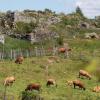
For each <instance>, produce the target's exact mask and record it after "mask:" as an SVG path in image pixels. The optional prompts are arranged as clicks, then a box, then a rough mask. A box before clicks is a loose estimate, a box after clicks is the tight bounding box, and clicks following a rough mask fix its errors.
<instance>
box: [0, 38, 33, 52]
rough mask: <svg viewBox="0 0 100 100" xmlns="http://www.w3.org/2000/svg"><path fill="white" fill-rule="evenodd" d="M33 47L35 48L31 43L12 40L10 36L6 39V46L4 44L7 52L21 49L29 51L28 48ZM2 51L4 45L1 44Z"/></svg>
mask: <svg viewBox="0 0 100 100" xmlns="http://www.w3.org/2000/svg"><path fill="white" fill-rule="evenodd" d="M33 47H34V46H33V45H32V44H31V43H30V42H29V41H25V40H19V39H16V38H11V37H8V36H6V37H5V44H4V50H5V51H6V50H7V51H8V50H11V49H19V48H23V49H27V48H33ZM2 49H3V45H2V44H0V50H2Z"/></svg>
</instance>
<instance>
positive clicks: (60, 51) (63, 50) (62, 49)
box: [58, 47, 71, 53]
mask: <svg viewBox="0 0 100 100" xmlns="http://www.w3.org/2000/svg"><path fill="white" fill-rule="evenodd" d="M70 51H71V48H65V47H62V48H59V49H58V52H59V53H65V52H70Z"/></svg>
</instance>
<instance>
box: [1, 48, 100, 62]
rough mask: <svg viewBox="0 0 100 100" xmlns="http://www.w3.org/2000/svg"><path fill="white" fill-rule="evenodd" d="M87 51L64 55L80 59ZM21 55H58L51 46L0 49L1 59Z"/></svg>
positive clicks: (97, 54) (99, 52) (95, 52)
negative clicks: (50, 48) (45, 47)
mask: <svg viewBox="0 0 100 100" xmlns="http://www.w3.org/2000/svg"><path fill="white" fill-rule="evenodd" d="M87 53H89V52H83V51H80V52H77V51H72V53H69V54H68V53H67V54H65V56H68V57H67V58H75V57H76V58H79V59H82V58H84V57H85V56H87ZM99 54H100V51H94V52H93V53H92V55H91V56H93V57H95V56H97V57H100V55H99ZM19 55H22V56H23V57H26V58H27V57H38V56H49V55H50V56H54V55H58V52H57V48H53V49H52V50H49V49H44V48H43V47H42V48H37V47H35V48H34V49H11V50H9V51H0V60H3V59H11V60H13V59H16V57H17V56H19Z"/></svg>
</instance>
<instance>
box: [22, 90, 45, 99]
mask: <svg viewBox="0 0 100 100" xmlns="http://www.w3.org/2000/svg"><path fill="white" fill-rule="evenodd" d="M21 100H43V98H41V97H40V95H39V93H38V92H37V91H23V92H22V99H21Z"/></svg>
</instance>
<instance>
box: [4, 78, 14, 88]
mask: <svg viewBox="0 0 100 100" xmlns="http://www.w3.org/2000/svg"><path fill="white" fill-rule="evenodd" d="M14 81H15V77H14V76H11V77H7V78H6V79H5V80H4V86H10V85H12V84H13V83H14Z"/></svg>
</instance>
